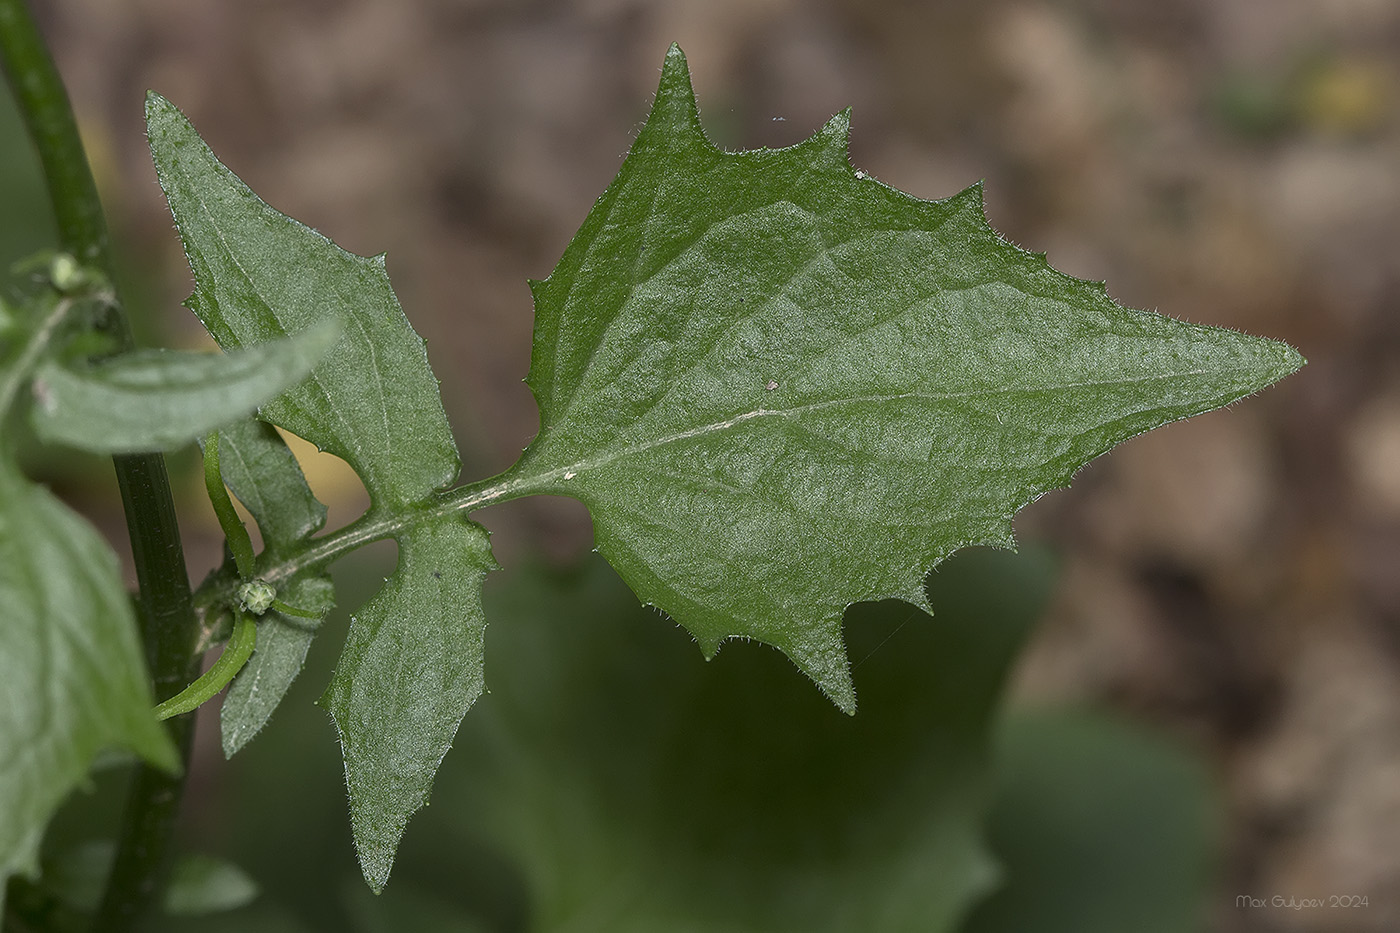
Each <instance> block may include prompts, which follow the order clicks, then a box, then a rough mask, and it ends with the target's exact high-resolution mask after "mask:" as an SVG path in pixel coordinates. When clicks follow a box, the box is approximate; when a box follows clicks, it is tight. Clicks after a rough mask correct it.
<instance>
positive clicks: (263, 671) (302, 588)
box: [219, 575, 335, 758]
mask: <svg viewBox="0 0 1400 933" xmlns="http://www.w3.org/2000/svg"><path fill="white" fill-rule="evenodd" d="M279 595H280V596H281V598H282V599H283V600H284V601H285V602H287V603H288V604H289V605H292V606H296V607H297V608H299V609H306V610H309V611H312V612H320V613H325V612H329V611H330V610H331V607H332V606H333V605H335V588H334V586H333V585H332V584H331V581H330V578H329V577H325V576H317V575H308V576H303V577H298V578H297V579H295V580H293V581H292V582H291V583H290V584H287V585H285V586H284V587H283V588H282V591H281V593H280V594H279ZM320 627H321V623H320V621H319V620H315V619H299V618H296V617H295V616H290V615H284V614H283V613H280V612H278V611H276V610H275V609H274V610H271V611H269V612H267V613H266V614H264V615H263V616H261V617H260V618H259V619H258V647H257V650H256V651H254V652H253V656H252V657H251V658H249V659H248V663H247V664H245V665H244V666H243V669H242V670H241V671H239V672H238V676H237V677H235V678H234V681H233V683H232V684H231V685H230V686H229V688H228V694H227V695H226V696H225V697H224V703H223V706H222V708H221V709H220V710H219V725H220V729H221V732H222V736H223V748H224V756H225V757H226V758H232V757H233V756H234V755H235V754H237V753H238V751H239V750H240V749H242V748H243V746H245V745H247V744H248V742H249V741H251V740H252V738H253V736H255V735H257V733H258V731H259V730H261V729H262V727H263V726H265V725H267V721H268V720H269V719H271V718H272V714H273V713H274V712H276V710H277V707H278V705H279V704H281V702H282V698H283V697H284V696H286V694H287V690H288V689H289V688H290V687H291V685H292V681H294V680H296V678H297V675H298V674H300V673H301V668H302V665H303V664H305V663H306V653H307V651H309V650H310V648H311V642H312V640H313V639H314V638H315V637H316V632H317V630H318V629H319V628H320Z"/></svg>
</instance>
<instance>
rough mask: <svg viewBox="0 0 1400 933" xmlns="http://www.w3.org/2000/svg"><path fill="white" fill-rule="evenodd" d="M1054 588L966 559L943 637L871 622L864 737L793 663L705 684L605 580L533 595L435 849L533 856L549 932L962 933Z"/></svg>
mask: <svg viewBox="0 0 1400 933" xmlns="http://www.w3.org/2000/svg"><path fill="white" fill-rule="evenodd" d="M1052 576H1053V574H1052V572H1051V570H1050V567H1049V565H1048V562H1047V561H1045V560H1044V559H1043V558H1038V557H1036V556H1035V555H1020V556H1015V555H1011V554H1007V553H1004V552H996V551H985V550H978V551H970V552H967V553H966V554H964V555H960V556H959V557H957V558H955V559H953V560H952V561H950V562H949V563H948V564H947V565H946V568H944V569H941V570H940V572H939V573H936V574H934V575H933V576H932V577H931V589H930V599H931V601H932V603H933V605H934V607H935V613H934V616H933V617H932V618H930V617H929V616H927V615H925V614H924V613H923V612H921V611H919V610H918V609H916V608H914V607H912V606H909V605H907V604H904V603H900V602H896V601H892V600H891V601H886V602H883V603H880V604H876V605H869V604H867V605H861V606H856V607H853V608H852V609H851V610H850V612H849V614H848V616H849V619H848V622H847V633H848V636H849V638H850V641H851V646H852V654H853V657H854V658H855V659H856V665H855V675H856V679H857V680H858V681H859V683H860V688H861V691H862V709H861V714H860V715H859V716H857V717H854V718H849V717H846V716H843V715H841V714H840V713H839V712H838V711H837V710H835V709H833V708H832V707H831V706H830V705H829V704H828V703H826V702H825V701H824V700H822V698H821V697H820V696H819V695H818V694H817V693H816V692H814V691H812V690H811V689H810V688H809V687H808V686H807V685H806V684H805V682H804V681H803V680H802V679H801V678H800V677H799V676H797V672H796V671H794V670H793V669H792V668H791V666H790V665H789V664H788V663H786V662H785V661H784V660H782V658H781V656H780V655H778V653H777V652H774V651H771V650H765V649H762V648H760V647H759V646H756V645H748V646H739V647H736V648H733V649H731V650H728V651H726V652H725V653H724V654H723V655H722V656H721V657H720V658H719V659H718V660H716V661H715V662H713V663H712V664H708V665H706V664H700V663H697V661H696V660H695V659H694V657H693V654H692V653H691V649H690V645H689V644H688V640H687V639H685V638H684V637H681V636H680V635H679V633H677V632H675V631H673V630H669V629H668V627H666V626H658V625H656V619H655V617H654V616H652V614H651V613H647V612H643V611H641V610H640V609H639V608H638V607H637V605H636V603H635V601H634V600H633V599H632V597H631V596H629V595H628V594H627V592H626V590H625V589H623V588H622V587H621V586H620V585H619V583H618V581H617V580H616V579H615V578H613V577H612V576H611V575H610V574H607V573H601V572H600V573H592V574H588V575H585V576H584V577H583V578H581V579H578V580H575V581H573V582H572V583H567V584H564V585H560V584H558V583H550V582H549V580H548V578H536V577H529V576H527V577H523V578H517V579H515V580H514V581H512V582H511V583H509V584H506V585H505V586H504V588H503V589H504V592H502V593H500V594H499V595H497V596H495V598H493V599H491V600H489V604H490V605H489V608H490V613H491V616H492V618H493V620H495V621H494V624H493V625H492V627H491V630H490V635H489V639H490V642H491V645H490V648H491V663H492V665H493V666H492V691H491V693H490V694H489V695H488V696H486V697H484V698H483V699H482V700H481V701H480V703H479V704H478V708H477V709H476V710H474V711H473V713H472V715H471V716H470V717H469V718H468V719H467V720H466V722H465V723H464V725H463V728H462V734H461V736H460V737H459V742H460V743H461V744H463V745H465V746H468V747H470V748H471V749H472V750H473V753H472V754H471V755H470V756H464V757H462V758H460V759H458V758H454V759H453V761H452V762H451V767H452V769H453V771H452V775H451V778H452V779H451V780H444V781H442V782H441V785H442V786H441V787H440V788H439V789H438V796H439V798H440V799H438V800H435V806H434V816H435V817H436V820H435V822H436V823H437V824H438V826H437V827H435V828H437V829H438V830H439V832H441V831H442V830H441V824H442V822H443V821H444V820H448V821H453V823H452V825H454V826H455V827H456V829H457V830H458V833H459V835H460V836H461V837H467V838H472V837H475V838H478V839H479V838H481V835H482V834H483V833H485V834H486V835H487V836H488V838H489V839H490V840H492V841H494V842H496V843H497V844H499V845H500V846H502V847H503V848H504V849H506V850H507V851H508V852H509V853H511V854H512V855H513V856H514V857H515V858H516V860H517V861H518V862H519V864H520V865H521V866H522V868H523V871H524V873H525V878H526V883H527V887H528V889H529V892H530V897H531V908H532V910H531V917H532V918H533V919H532V922H531V924H530V927H529V929H531V930H532V931H534V933H548V931H563V930H569V931H605V930H606V931H609V933H642V931H646V933H654V931H658V930H665V931H667V933H691V931H694V933H700V931H704V933H712V931H716V930H724V931H727V933H747V931H754V933H759V931H762V933H783V931H793V933H797V931H801V933H822V931H831V933H847V931H851V930H860V931H863V933H866V931H868V933H883V931H920V933H936V931H940V930H948V929H952V928H953V927H954V925H955V923H956V921H957V919H958V918H959V917H961V916H962V914H963V912H964V911H965V909H966V908H967V906H968V905H969V903H970V902H971V901H972V899H974V898H975V897H977V896H979V895H981V894H984V893H985V892H986V891H987V890H988V889H989V888H990V887H991V886H992V884H993V881H994V878H995V875H996V871H995V868H994V865H993V863H992V862H991V860H990V859H989V857H988V855H987V852H986V850H985V848H984V846H983V845H982V842H981V829H980V827H981V823H982V817H983V813H984V805H985V802H986V794H985V790H986V789H987V787H988V786H989V784H990V776H989V774H988V770H987V757H988V748H987V745H988V743H989V733H990V730H991V724H992V719H993V716H994V711H995V707H996V701H997V697H998V695H999V692H1000V688H1001V684H1002V681H1003V678H1004V675H1005V672H1006V670H1007V667H1008V665H1009V663H1010V661H1011V659H1012V658H1013V657H1014V656H1015V653H1016V650H1017V649H1018V648H1019V646H1020V645H1021V643H1022V640H1023V638H1024V636H1025V634H1026V632H1027V630H1028V628H1029V626H1030V625H1031V623H1032V621H1033V620H1034V619H1035V618H1036V616H1037V615H1038V613H1039V609H1040V607H1041V605H1042V604H1043V601H1044V598H1045V596H1046V594H1047V592H1048V589H1049V584H1050V581H1051V578H1052ZM491 595H492V594H488V596H491ZM391 893H392V892H391Z"/></svg>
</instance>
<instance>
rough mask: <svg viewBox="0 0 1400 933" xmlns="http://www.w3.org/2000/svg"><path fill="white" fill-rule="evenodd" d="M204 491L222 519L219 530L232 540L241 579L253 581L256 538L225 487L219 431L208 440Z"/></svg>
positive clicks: (215, 511)
mask: <svg viewBox="0 0 1400 933" xmlns="http://www.w3.org/2000/svg"><path fill="white" fill-rule="evenodd" d="M204 488H205V489H206V490H207V491H208V493H209V504H210V505H212V506H213V507H214V514H215V515H216V516H217V517H218V519H219V527H220V528H222V529H223V530H224V537H225V538H227V539H228V548H229V550H230V551H232V552H233V562H234V564H236V565H237V567H238V576H239V577H240V578H241V579H243V580H251V579H253V569H254V558H253V539H252V538H250V537H248V528H247V526H246V525H244V524H243V520H242V519H240V518H239V517H238V511H237V510H236V509H234V507H233V500H232V499H230V498H229V495H228V489H227V488H225V486H224V474H223V473H222V472H221V471H220V470H219V432H218V431H210V432H209V436H208V437H207V438H205V440H204Z"/></svg>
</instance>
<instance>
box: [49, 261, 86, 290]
mask: <svg viewBox="0 0 1400 933" xmlns="http://www.w3.org/2000/svg"><path fill="white" fill-rule="evenodd" d="M49 281H50V282H52V283H53V287H54V288H56V289H58V290H59V291H60V292H62V293H63V294H65V295H68V294H72V293H73V292H76V291H77V290H78V289H80V288H82V287H83V285H85V284H86V283H87V276H86V275H85V274H84V273H83V267H82V266H80V265H78V260H76V259H74V258H73V257H72V256H70V255H68V254H67V253H59V254H58V255H57V256H54V257H53V259H51V260H49Z"/></svg>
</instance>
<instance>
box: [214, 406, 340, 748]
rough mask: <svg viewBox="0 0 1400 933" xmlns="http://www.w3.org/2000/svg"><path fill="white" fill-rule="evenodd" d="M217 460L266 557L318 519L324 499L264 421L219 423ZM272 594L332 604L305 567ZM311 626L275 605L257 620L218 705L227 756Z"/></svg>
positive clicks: (270, 706) (253, 729) (302, 603)
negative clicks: (245, 656)
mask: <svg viewBox="0 0 1400 933" xmlns="http://www.w3.org/2000/svg"><path fill="white" fill-rule="evenodd" d="M219 465H220V467H221V469H222V471H223V478H224V482H225V483H227V484H228V487H229V489H231V490H233V494H234V495H236V496H237V497H238V500H239V501H240V502H242V503H243V505H244V506H246V507H247V509H248V511H249V512H250V513H252V516H253V518H254V520H256V521H257V523H258V528H259V530H261V531H262V536H263V544H264V545H265V546H266V547H267V551H268V553H269V554H271V555H273V556H274V557H275V556H276V555H279V554H283V553H285V552H287V551H288V550H289V549H291V548H294V547H296V546H298V545H300V544H301V543H303V542H304V541H306V539H308V538H309V537H311V535H313V534H315V533H316V532H317V531H319V530H320V529H321V527H322V526H323V525H325V523H326V507H325V506H324V505H322V504H321V503H320V502H318V501H317V500H316V497H315V496H314V495H312V493H311V488H310V487H309V486H307V484H306V477H305V476H304V475H302V472H301V467H300V466H299V465H298V464H297V460H296V457H295V456H294V455H293V454H292V452H291V450H290V449H289V448H288V447H287V444H286V442H285V441H283V440H282V437H281V436H280V435H279V434H278V433H277V429H276V428H274V427H273V426H272V425H270V424H267V423H266V422H263V421H258V420H255V419H251V418H250V419H247V420H244V421H239V422H235V423H234V424H231V425H227V426H225V427H224V428H223V429H221V430H220V431H219ZM278 598H279V599H280V600H281V601H283V602H285V603H287V604H289V605H292V606H296V607H298V608H301V609H306V610H310V611H313V612H316V613H317V614H319V615H325V613H327V612H329V611H330V610H331V607H332V606H333V605H334V604H335V590H334V587H333V586H332V584H331V581H330V578H329V577H327V576H325V575H324V574H306V575H302V576H298V577H296V578H294V579H292V580H291V581H289V582H287V583H284V584H282V588H281V592H279V593H278ZM319 628H320V622H319V621H318V620H310V619H301V618H296V617H294V616H289V615H284V614H283V613H280V612H277V611H275V610H274V611H271V612H268V613H266V614H265V615H263V616H262V617H261V618H260V619H259V620H258V649H257V651H255V652H254V653H253V656H252V658H250V659H249V660H248V663H247V665H246V666H244V668H243V670H242V671H240V672H239V674H238V677H237V678H235V679H234V681H233V684H232V686H230V687H229V691H228V695H227V696H225V697H224V703H223V707H222V708H221V710H220V712H219V723H220V727H221V730H222V733H223V748H224V755H225V756H226V757H229V758H232V757H233V756H234V754H236V753H237V752H238V751H239V750H240V749H242V748H243V746H244V745H246V744H248V742H249V741H250V740H251V739H252V738H253V736H254V735H256V734H257V733H258V731H259V730H261V729H262V727H263V726H265V725H266V724H267V721H268V720H269V719H270V718H272V714H273V713H274V712H275V711H276V709H277V707H278V705H279V704H281V702H282V698H283V697H284V696H285V695H286V693H287V690H288V689H290V688H291V685H292V681H294V680H295V679H296V677H297V675H298V674H300V673H301V668H302V665H303V664H304V663H305V662H306V653H307V651H308V650H309V649H310V647H311V642H312V640H313V639H314V638H315V636H316V632H317V630H318V629H319Z"/></svg>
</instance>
